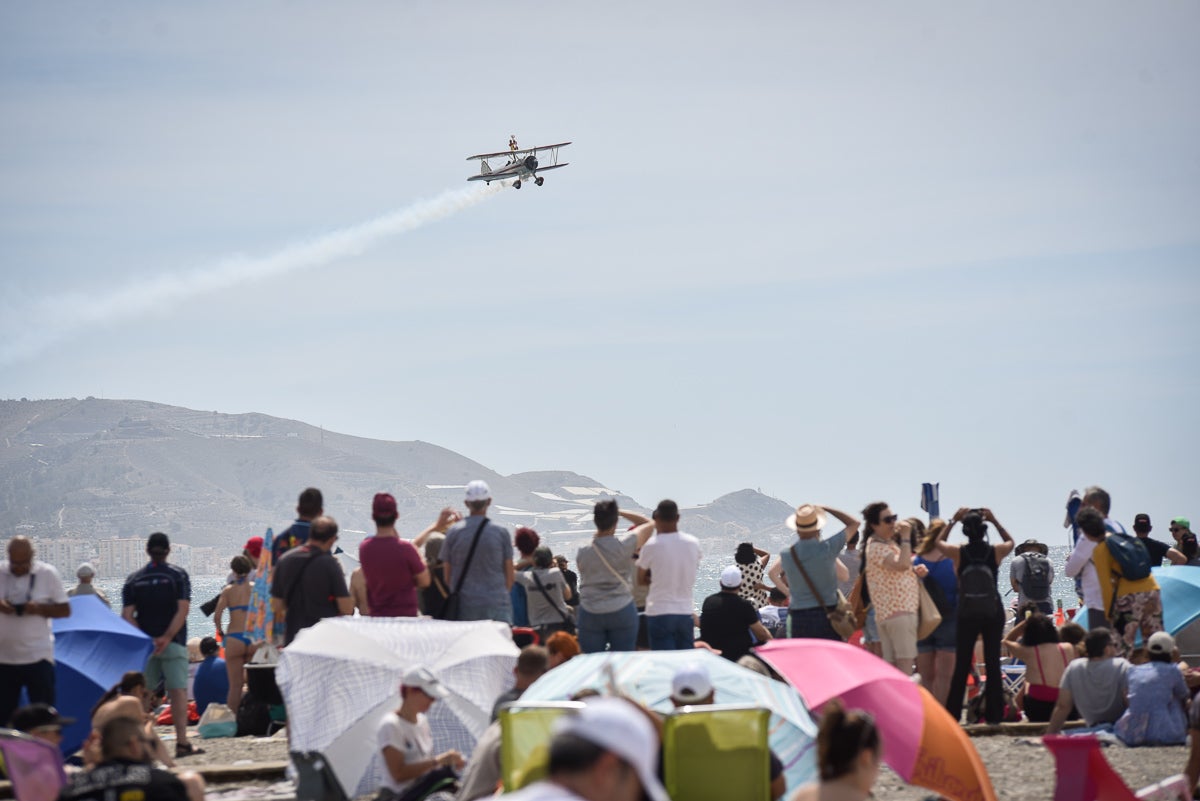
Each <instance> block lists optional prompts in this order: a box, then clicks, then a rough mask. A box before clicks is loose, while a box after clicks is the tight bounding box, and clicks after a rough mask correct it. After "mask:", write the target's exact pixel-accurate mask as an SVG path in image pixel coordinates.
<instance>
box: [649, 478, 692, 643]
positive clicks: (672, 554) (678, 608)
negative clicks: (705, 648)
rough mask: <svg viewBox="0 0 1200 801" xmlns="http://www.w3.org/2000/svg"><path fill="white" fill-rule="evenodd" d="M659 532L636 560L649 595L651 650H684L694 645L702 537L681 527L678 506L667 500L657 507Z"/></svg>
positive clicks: (656, 517)
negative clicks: (695, 599) (686, 531)
mask: <svg viewBox="0 0 1200 801" xmlns="http://www.w3.org/2000/svg"><path fill="white" fill-rule="evenodd" d="M654 527H655V530H656V533H655V535H654V536H653V537H651V538H650V540H649V541H648V542H647V543H646V544H645V545H643V546H642V552H641V555H640V556H639V557H638V562H637V580H638V583H639V584H647V585H649V586H650V593H649V594H648V595H647V596H646V632H647V634H648V635H649V637H650V650H652V651H682V650H688V649H690V648H692V647H694V645H695V635H696V627H695V621H694V617H693V614H692V610H693V606H694V604H693V601H692V591H693V589H694V588H695V586H696V571H697V570H699V569H700V558H701V555H702V554H701V553H700V541H699V540H698V539H696V538H695V537H693V536H692V535H691V534H684V533H683V532H682V531H680V530H679V506H678V505H677V504H676V503H675V501H671V500H664V501H661V502H660V503H659V504H658V508H657V509H655V510H654Z"/></svg>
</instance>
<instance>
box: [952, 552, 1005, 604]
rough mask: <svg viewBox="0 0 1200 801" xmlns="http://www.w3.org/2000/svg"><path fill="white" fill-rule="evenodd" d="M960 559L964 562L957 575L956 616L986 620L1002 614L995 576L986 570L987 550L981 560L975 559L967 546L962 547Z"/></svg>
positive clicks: (988, 554)
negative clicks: (999, 613) (998, 613)
mask: <svg viewBox="0 0 1200 801" xmlns="http://www.w3.org/2000/svg"><path fill="white" fill-rule="evenodd" d="M959 553H960V557H959V558H960V559H962V560H963V561H965V564H964V565H963V566H962V569H961V570H960V571H959V574H958V614H959V615H960V616H961V617H965V618H973V619H978V618H987V617H991V616H993V615H995V614H996V613H997V612H1001V613H1002V608H1001V605H1000V591H999V590H998V589H996V575H995V574H994V573H993V572H992V571H991V570H990V569H989V568H988V566H987V562H986V560H987V559H989V558H991V557H992V549H991V548H988V550H987V555H985V556H984V557H983V559H975V558H974V557H973V556H972V555H971V553H970V551H969V550H968V546H965V545H964V546H963V548H962V550H961V551H960V552H959Z"/></svg>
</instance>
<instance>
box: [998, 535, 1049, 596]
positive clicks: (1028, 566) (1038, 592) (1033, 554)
mask: <svg viewBox="0 0 1200 801" xmlns="http://www.w3.org/2000/svg"><path fill="white" fill-rule="evenodd" d="M1049 553H1050V549H1049V548H1048V547H1047V546H1046V544H1045V543H1044V542H1038V541H1037V540H1025V541H1024V542H1023V543H1021V544H1020V545H1018V546H1017V552H1016V556H1015V557H1013V560H1012V563H1011V564H1010V565H1009V566H1008V580H1009V582H1010V583H1011V584H1012V588H1013V590H1015V591H1016V593H1017V608H1018V609H1020V608H1021V607H1023V606H1024V605H1025V604H1027V603H1031V604H1035V605H1036V606H1037V608H1038V609H1039V610H1040V611H1041V612H1042V614H1044V615H1050V614H1053V613H1054V602H1053V601H1052V600H1051V598H1050V588H1051V586H1052V585H1053V584H1054V565H1052V564H1050V559H1049Z"/></svg>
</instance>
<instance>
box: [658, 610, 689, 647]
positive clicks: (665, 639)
mask: <svg viewBox="0 0 1200 801" xmlns="http://www.w3.org/2000/svg"><path fill="white" fill-rule="evenodd" d="M646 632H647V633H648V634H649V635H650V650H651V651H690V650H691V649H692V648H694V647H695V645H696V626H695V623H694V621H693V620H692V616H691V615H647V616H646Z"/></svg>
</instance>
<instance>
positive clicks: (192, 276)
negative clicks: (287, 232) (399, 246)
mask: <svg viewBox="0 0 1200 801" xmlns="http://www.w3.org/2000/svg"><path fill="white" fill-rule="evenodd" d="M507 185H508V182H496V183H495V184H493V185H488V186H484V187H478V186H472V187H469V188H466V189H456V190H451V191H447V192H443V193H442V194H441V195H438V196H437V197H435V198H433V199H432V200H425V201H419V202H417V203H414V204H412V205H411V206H408V207H406V208H403V209H400V210H398V211H394V212H391V213H389V214H385V215H383V216H381V217H377V218H375V219H374V220H369V221H367V222H364V223H360V224H358V225H351V226H348V227H346V228H341V229H339V230H336V231H331V232H329V233H327V234H323V235H322V236H319V237H317V238H316V239H311V240H308V241H305V242H300V243H297V244H293V245H288V246H287V247H284V248H282V249H280V250H278V251H276V252H274V253H271V254H269V255H266V256H260V257H257V258H250V257H246V256H231V257H229V258H226V259H222V260H221V261H219V262H217V263H216V264H213V265H212V266H209V267H205V268H201V269H198V270H195V271H193V272H189V273H175V274H168V275H163V276H160V277H157V278H152V279H148V280H143V281H137V282H135V283H132V284H128V285H126V286H124V287H120V288H118V289H116V290H114V291H112V292H109V293H107V294H99V295H96V294H92V295H84V294H79V293H74V294H68V295H61V296H56V297H48V298H42V299H40V300H38V301H36V302H34V303H32V304H30V305H29V306H28V307H27V308H25V309H22V310H20V311H18V312H17V313H15V314H11V313H10V314H8V315H5V319H4V322H3V327H4V337H3V339H4V341H3V344H0V366H7V365H10V364H14V363H16V362H19V361H23V360H25V359H29V358H32V357H33V356H36V355H37V354H38V353H40V352H41V351H43V350H44V349H45V348H47V347H49V346H50V345H52V344H54V343H55V342H60V341H62V340H64V339H66V338H68V337H70V336H71V335H72V334H75V333H77V332H79V331H81V330H83V329H85V328H88V327H89V326H93V325H98V324H103V323H111V322H116V321H119V320H124V319H129V318H132V317H136V316H138V315H141V314H145V313H147V312H160V311H162V310H164V309H166V308H169V307H171V306H173V305H177V304H179V303H180V302H181V301H183V300H185V299H187V298H190V297H194V296H196V295H202V294H204V293H208V292H216V291H219V290H222V289H229V288H231V287H234V286H237V285H239V284H245V283H250V282H253V281H261V280H263V279H266V278H274V277H278V276H281V275H284V274H286V273H290V272H294V271H296V270H302V269H306V268H312V267H319V266H321V265H323V264H328V263H330V262H333V261H337V260H339V259H344V258H346V257H348V256H355V255H358V254H360V253H362V252H364V251H366V250H367V249H369V248H371V247H373V246H374V245H376V244H378V243H379V242H380V241H381V240H384V239H387V238H389V237H393V236H398V235H400V234H403V233H407V232H408V231H412V230H414V229H416V228H420V227H422V226H425V225H428V224H429V223H432V222H437V221H438V220H441V219H443V218H445V217H448V216H450V215H451V214H455V213H457V212H460V211H462V210H464V209H467V208H469V207H471V206H474V205H475V204H477V203H480V202H482V201H483V200H486V199H487V198H489V197H492V196H493V195H495V194H496V193H497V192H499V191H501V190H503V189H504V188H505V187H506V186H507Z"/></svg>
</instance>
